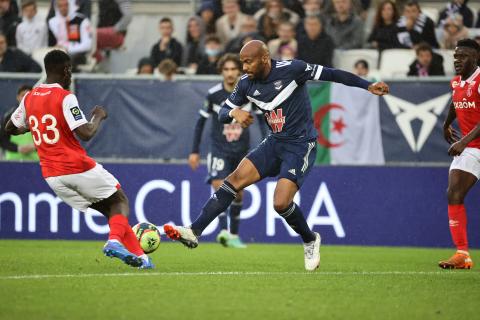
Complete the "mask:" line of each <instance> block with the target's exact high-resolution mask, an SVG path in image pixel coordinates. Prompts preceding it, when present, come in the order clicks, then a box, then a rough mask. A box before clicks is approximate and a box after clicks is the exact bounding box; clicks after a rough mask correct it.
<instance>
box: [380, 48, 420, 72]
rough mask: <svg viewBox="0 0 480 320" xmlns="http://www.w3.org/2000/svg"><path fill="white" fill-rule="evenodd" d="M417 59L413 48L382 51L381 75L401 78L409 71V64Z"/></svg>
mask: <svg viewBox="0 0 480 320" xmlns="http://www.w3.org/2000/svg"><path fill="white" fill-rule="evenodd" d="M414 60H415V51H414V50H411V49H389V50H384V51H383V52H382V56H381V58H380V68H379V69H380V75H381V76H382V78H400V77H405V76H406V75H407V73H408V67H409V65H410V64H411V63H412V62H413V61H414Z"/></svg>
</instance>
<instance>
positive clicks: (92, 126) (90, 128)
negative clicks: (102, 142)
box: [74, 106, 107, 141]
mask: <svg viewBox="0 0 480 320" xmlns="http://www.w3.org/2000/svg"><path fill="white" fill-rule="evenodd" d="M106 118H107V112H106V111H105V109H104V108H103V107H100V106H96V107H95V108H93V111H92V119H90V122H88V123H85V124H84V125H81V126H80V127H78V128H77V129H75V130H74V132H75V134H76V135H77V136H78V137H79V138H80V139H82V140H83V141H89V140H90V139H92V138H93V137H94V136H95V134H96V133H97V131H98V128H99V127H100V123H101V122H102V120H104V119H106Z"/></svg>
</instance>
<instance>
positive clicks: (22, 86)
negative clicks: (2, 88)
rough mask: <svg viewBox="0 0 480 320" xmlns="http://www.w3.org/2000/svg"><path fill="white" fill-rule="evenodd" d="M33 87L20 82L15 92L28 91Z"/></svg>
mask: <svg viewBox="0 0 480 320" xmlns="http://www.w3.org/2000/svg"><path fill="white" fill-rule="evenodd" d="M32 89H33V87H32V86H31V85H29V84H22V85H21V86H20V87H18V90H17V94H20V93H21V92H23V91H30V90H32Z"/></svg>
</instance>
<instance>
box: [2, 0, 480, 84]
mask: <svg viewBox="0 0 480 320" xmlns="http://www.w3.org/2000/svg"><path fill="white" fill-rule="evenodd" d="M371 5H372V4H371V1H370V0H202V1H201V2H200V3H199V9H198V11H197V12H196V14H195V15H194V16H192V17H190V18H189V19H188V22H187V28H186V29H187V32H186V35H185V39H183V38H182V39H177V38H175V37H174V30H175V26H174V23H173V20H172V19H171V18H169V17H162V18H161V19H160V20H159V25H158V28H159V34H160V37H159V40H158V42H156V43H154V44H152V47H151V50H150V52H149V53H148V52H145V57H144V58H142V59H141V60H140V61H139V63H138V73H139V74H148V73H153V72H154V71H155V69H156V70H158V71H159V72H161V73H163V74H164V75H167V74H170V73H172V72H186V73H189V74H217V68H216V63H217V61H218V59H219V58H220V57H221V55H222V54H224V53H238V52H239V51H240V49H241V47H242V46H243V45H244V44H245V43H246V42H248V41H249V40H252V39H259V40H262V41H265V42H266V43H267V45H268V48H269V50H270V52H271V54H272V57H273V58H274V59H280V60H282V59H284V60H285V59H293V58H299V59H302V60H305V61H307V62H310V63H317V64H321V65H325V66H333V65H334V61H333V60H334V52H335V50H349V49H360V48H369V49H376V50H378V51H379V52H382V51H384V50H387V49H395V48H407V49H412V50H415V52H416V56H417V59H416V60H415V61H413V62H412V65H411V66H410V71H409V72H408V74H409V75H419V76H428V75H441V74H444V70H443V67H439V66H440V65H442V63H443V61H442V57H441V56H439V55H438V54H436V53H435V50H436V49H454V48H455V45H456V42H457V41H458V40H459V39H462V38H465V37H467V36H468V35H469V29H470V28H480V11H479V12H478V13H477V14H475V13H474V12H473V11H472V10H471V9H470V8H469V7H468V0H452V1H450V2H448V3H446V6H445V8H444V9H443V10H442V11H441V12H440V14H439V19H438V21H433V20H432V19H431V18H429V17H428V15H426V14H425V13H424V12H422V7H421V5H420V2H418V1H401V0H397V1H390V0H384V1H380V2H379V3H378V5H377V7H376V8H375V9H372V10H375V17H374V19H373V25H371V26H369V25H368V26H367V13H368V11H369V9H370V6H371ZM20 7H21V8H20V9H21V10H20V12H19V8H18V6H17V2H16V1H15V0H0V71H8V72H38V70H39V68H40V66H39V65H38V63H36V62H35V61H34V60H33V59H32V58H31V57H32V55H33V56H34V55H35V51H36V50H39V49H42V48H45V47H47V46H49V47H57V48H63V49H64V50H65V51H66V52H68V53H69V54H70V55H71V56H72V60H73V62H74V71H78V70H80V69H79V67H80V66H82V65H85V64H88V61H89V60H90V59H91V57H92V56H93V57H94V58H95V61H97V62H98V61H102V60H103V59H105V58H106V57H108V53H109V51H111V50H116V49H119V48H121V47H122V46H123V43H124V40H125V36H126V33H127V30H128V26H129V23H130V22H131V20H132V9H131V2H130V0H99V1H98V8H99V10H98V23H97V25H96V26H95V28H94V27H93V26H92V25H91V22H90V17H91V0H52V3H51V9H50V12H49V14H48V18H47V20H46V21H44V19H40V18H38V17H37V4H36V2H35V0H21V2H20ZM366 30H371V31H369V32H368V34H366ZM93 32H95V33H96V37H94V35H93ZM94 39H96V41H95V43H94ZM477 39H478V41H479V42H480V37H478V38H477ZM148 45H150V44H148ZM7 47H8V48H7ZM148 54H149V55H148ZM165 61H166V62H165ZM164 62H165V63H164ZM162 63H163V65H162ZM160 66H162V68H161V69H162V70H163V71H160ZM366 67H367V69H368V63H367V66H366ZM172 70H174V71H172ZM180 70H181V71H180Z"/></svg>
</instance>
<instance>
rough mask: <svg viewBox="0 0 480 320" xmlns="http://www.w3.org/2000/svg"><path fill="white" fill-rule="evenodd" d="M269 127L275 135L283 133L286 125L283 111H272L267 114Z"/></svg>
mask: <svg viewBox="0 0 480 320" xmlns="http://www.w3.org/2000/svg"><path fill="white" fill-rule="evenodd" d="M265 117H266V118H267V122H268V125H269V126H270V128H272V132H273V133H278V132H282V130H283V126H284V124H285V116H284V115H283V109H282V108H280V109H277V110H272V111H270V112H268V113H266V114H265Z"/></svg>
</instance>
